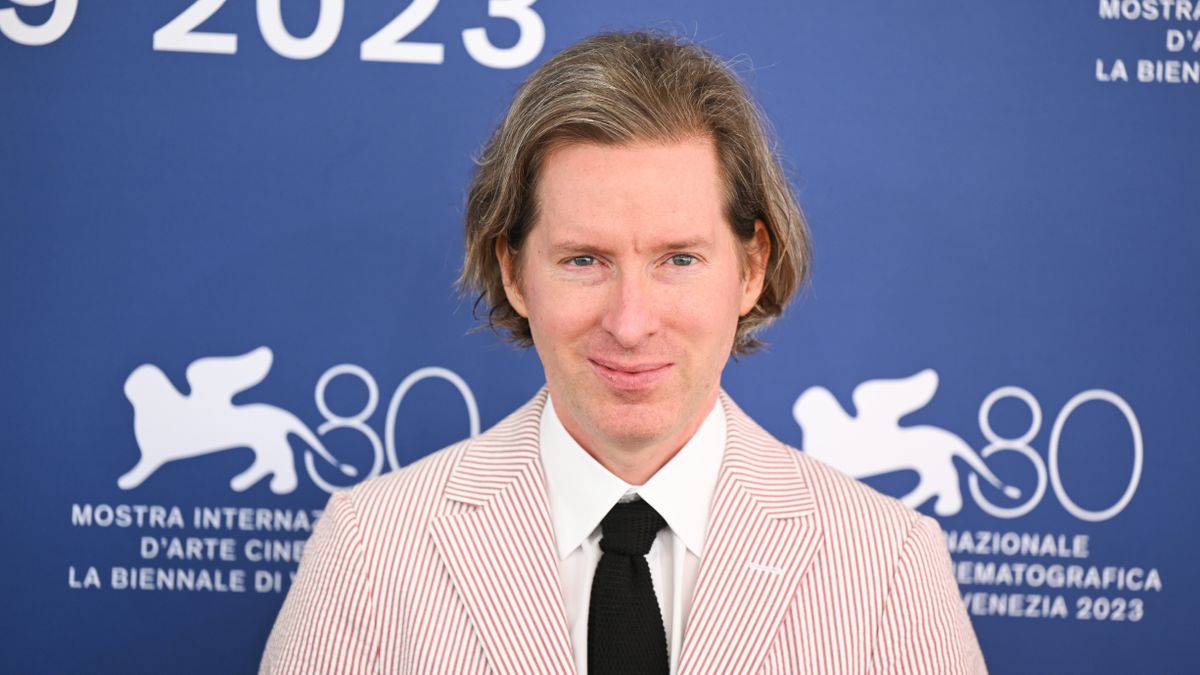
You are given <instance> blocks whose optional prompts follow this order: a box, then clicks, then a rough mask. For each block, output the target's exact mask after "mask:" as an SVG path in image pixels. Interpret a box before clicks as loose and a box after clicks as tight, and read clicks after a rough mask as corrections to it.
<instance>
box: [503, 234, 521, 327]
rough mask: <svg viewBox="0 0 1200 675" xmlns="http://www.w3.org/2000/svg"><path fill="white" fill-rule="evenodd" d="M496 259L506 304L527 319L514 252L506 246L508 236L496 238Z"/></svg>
mask: <svg viewBox="0 0 1200 675" xmlns="http://www.w3.org/2000/svg"><path fill="white" fill-rule="evenodd" d="M496 260H498V261H500V277H501V278H502V279H503V280H504V295H505V297H507V298H508V304H510V305H512V308H513V309H514V310H516V312H517V314H520V315H521V316H523V317H525V318H526V319H528V318H529V314H528V313H526V311H525V296H523V295H521V289H520V287H519V286H518V284H517V282H516V279H517V274H516V270H515V269H514V266H515V265H516V264H517V259H516V252H515V251H513V250H512V249H511V248H509V247H508V237H500V238H499V239H497V240H496Z"/></svg>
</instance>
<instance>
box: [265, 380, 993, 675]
mask: <svg viewBox="0 0 1200 675" xmlns="http://www.w3.org/2000/svg"><path fill="white" fill-rule="evenodd" d="M545 402H546V393H545V390H543V391H542V392H541V393H539V394H538V395H537V396H536V397H535V398H534V399H533V400H532V401H530V402H529V403H528V404H526V405H525V406H523V407H522V408H520V409H519V410H517V411H516V412H514V413H513V414H512V415H510V416H509V417H508V418H506V419H505V420H503V421H502V422H500V423H499V424H497V425H496V426H495V427H493V428H492V429H491V430H489V431H487V432H486V433H483V434H481V435H479V436H477V437H475V438H473V439H470V440H466V441H463V442H461V443H458V444H457V445H454V446H451V447H449V448H446V449H444V450H441V451H439V452H436V453H434V454H432V455H430V456H428V457H426V458H424V459H422V460H420V461H418V462H416V463H414V464H412V465H411V466H408V467H405V468H404V469H402V470H400V471H395V472H392V473H389V474H386V475H384V476H380V477H379V478H376V479H373V480H369V481H366V482H364V483H362V484H360V485H358V486H356V487H355V488H353V489H351V490H347V491H345V492H341V493H338V494H336V495H334V496H333V497H332V498H331V499H330V500H329V505H328V507H327V509H326V511H325V514H324V515H323V516H322V517H321V519H320V521H319V523H318V525H317V527H316V528H315V530H314V531H313V534H312V537H311V539H310V540H309V543H308V545H307V547H306V549H305V553H304V558H303V561H302V563H301V565H300V569H299V573H298V574H297V577H296V580H295V583H294V584H293V586H292V588H291V591H290V592H289V594H288V596H287V599H286V601H285V602H284V604H283V609H282V610H281V611H280V613H279V617H278V619H277V620H276V622H275V627H274V629H273V630H272V632H271V637H270V639H269V641H268V643H267V647H266V651H265V653H264V654H263V660H262V665H261V672H263V673H366V672H389V673H391V672H395V673H492V672H495V673H522V674H524V673H571V672H574V668H575V667H574V664H573V661H572V658H571V642H570V637H569V636H568V632H567V622H566V617H565V614H564V611H563V600H562V591H561V588H560V585H559V580H558V561H557V557H556V553H555V548H554V532H553V529H552V525H551V521H550V511H549V505H548V501H547V497H546V487H545V484H544V478H543V476H542V470H541V462H540V461H539V459H538V434H539V420H540V416H541V413H542V408H543V406H544V405H545ZM721 403H722V405H723V406H724V409H725V416H726V426H727V441H726V448H725V458H724V462H723V464H722V468H721V472H720V478H719V479H718V484H717V490H716V494H715V496H714V501H713V505H712V512H711V515H710V521H709V527H708V535H707V544H706V547H705V552H704V557H703V559H702V561H701V567H700V573H699V578H698V580H697V583H696V591H695V596H694V599H693V606H692V612H691V617H690V619H689V623H688V626H687V630H686V636H685V640H684V644H683V653H682V655H681V658H680V663H679V672H680V673H752V672H753V673H758V672H764V673H982V672H985V668H984V663H983V656H982V655H981V653H980V650H979V644H978V642H977V641H976V639H975V633H974V631H973V630H972V628H971V623H970V620H969V618H968V617H967V614H966V611H965V609H964V607H963V603H962V600H961V598H960V597H959V594H958V588H957V586H956V585H955V582H954V579H953V577H952V576H951V573H950V558H949V555H948V553H947V550H946V545H945V543H944V540H943V538H942V534H941V529H940V528H939V527H938V525H937V523H936V522H935V521H934V520H933V519H931V518H929V517H927V516H922V515H920V514H918V513H916V512H914V511H912V510H910V509H908V508H906V507H904V506H903V505H902V504H900V503H899V502H898V501H896V500H894V499H892V498H890V497H885V496H883V495H880V494H879V493H877V492H875V491H873V490H872V489H870V488H869V487H867V486H865V485H863V484H861V483H858V482H857V481H854V480H853V479H850V478H848V477H846V476H845V475H843V474H840V473H838V472H836V471H834V470H833V469H831V468H829V467H827V466H825V465H823V464H821V463H820V462H818V461H816V460H813V459H811V458H809V457H807V456H805V455H803V454H801V453H798V452H796V451H795V450H794V449H792V448H789V447H787V446H785V445H783V444H782V443H780V442H779V441H777V440H775V439H774V438H772V437H771V436H770V435H769V434H768V433H767V432H766V431H764V430H763V429H762V428H761V427H759V426H758V425H757V424H755V423H754V421H753V420H751V419H750V418H749V417H748V416H747V415H746V414H745V413H743V412H742V411H741V410H740V409H739V408H738V407H737V406H736V405H735V404H734V403H733V402H732V401H731V400H730V399H729V398H728V396H726V395H725V394H724V393H722V396H721Z"/></svg>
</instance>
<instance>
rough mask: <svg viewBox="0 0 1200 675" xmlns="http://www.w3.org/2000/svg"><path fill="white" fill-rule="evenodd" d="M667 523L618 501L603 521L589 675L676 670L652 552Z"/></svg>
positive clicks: (641, 506) (646, 508)
mask: <svg viewBox="0 0 1200 675" xmlns="http://www.w3.org/2000/svg"><path fill="white" fill-rule="evenodd" d="M666 525H667V521H665V520H663V517H662V516H660V515H658V511H655V510H654V507H652V506H650V505H649V504H647V503H646V502H644V501H642V500H640V499H635V500H634V501H631V502H623V503H618V504H617V505H616V506H614V507H613V508H612V510H611V511H609V512H608V515H607V516H605V517H604V520H602V521H600V533H601V537H600V550H601V551H603V553H602V554H601V555H600V562H599V563H597V564H596V576H595V578H593V579H592V599H591V605H590V607H589V609H588V646H587V648H588V673H589V675H606V674H607V673H622V674H637V675H640V674H641V673H647V674H649V673H663V674H664V675H665V674H666V673H667V672H668V671H669V670H670V665H669V663H668V661H667V636H666V632H665V631H664V630H663V621H662V614H661V613H660V612H659V609H658V598H657V597H656V596H655V595H654V583H653V581H652V580H651V578H650V566H649V565H648V564H647V563H646V554H647V553H649V552H650V545H651V544H653V543H654V538H655V536H657V535H658V531H659V530H661V529H662V528H664V527H666Z"/></svg>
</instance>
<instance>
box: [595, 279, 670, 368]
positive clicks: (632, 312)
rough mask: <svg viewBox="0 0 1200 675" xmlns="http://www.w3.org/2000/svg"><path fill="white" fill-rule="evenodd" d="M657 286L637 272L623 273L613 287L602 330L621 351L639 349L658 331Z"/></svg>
mask: <svg viewBox="0 0 1200 675" xmlns="http://www.w3.org/2000/svg"><path fill="white" fill-rule="evenodd" d="M653 284H654V281H653V280H652V279H650V278H649V276H648V275H645V274H639V273H637V272H628V273H625V272H623V273H621V274H620V275H618V277H617V279H616V283H615V284H613V287H612V289H611V293H610V295H609V299H608V307H607V308H606V311H605V312H604V319H603V321H602V322H601V326H602V327H603V328H604V330H605V331H607V332H608V333H609V334H610V335H612V336H613V338H614V339H615V340H616V342H617V344H619V345H620V346H621V347H624V348H626V349H632V348H634V347H637V346H638V345H640V344H641V343H642V342H643V341H644V340H645V339H646V338H648V337H650V336H651V335H654V333H655V332H656V331H657V330H658V325H659V316H658V312H657V310H656V309H655V302H654V286H653Z"/></svg>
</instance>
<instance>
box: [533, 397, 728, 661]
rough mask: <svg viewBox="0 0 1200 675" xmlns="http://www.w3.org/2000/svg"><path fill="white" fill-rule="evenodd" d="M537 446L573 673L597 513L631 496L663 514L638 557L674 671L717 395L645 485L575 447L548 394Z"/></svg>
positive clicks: (693, 570)
mask: <svg viewBox="0 0 1200 675" xmlns="http://www.w3.org/2000/svg"><path fill="white" fill-rule="evenodd" d="M540 453H541V461H542V469H543V471H544V472H545V476H546V486H547V491H548V492H549V497H550V518H551V520H552V522H553V523H554V537H555V544H556V547H557V549H558V559H559V560H558V571H559V581H560V583H561V584H562V590H563V602H564V606H565V609H566V613H567V625H568V628H569V630H570V633H571V646H572V648H573V649H574V655H575V666H576V669H577V670H578V671H579V675H585V674H586V673H587V625H588V604H589V599H590V597H591V589H592V576H593V575H594V574H595V571H596V563H597V562H599V560H600V521H601V520H602V519H603V518H604V516H606V515H607V514H608V512H609V510H610V509H612V507H613V505H614V504H616V503H617V502H618V501H626V500H630V499H633V498H634V497H641V498H642V499H644V500H645V501H646V502H647V503H649V504H650V506H653V507H654V509H655V510H656V511H658V513H659V514H660V515H661V516H662V517H663V520H665V521H667V527H665V528H663V529H662V530H660V531H659V533H658V537H657V538H656V539H655V540H654V543H653V544H652V545H651V547H650V552H649V553H648V554H646V562H647V563H648V564H649V566H650V576H651V577H652V579H653V581H654V593H655V595H656V596H658V606H659V609H660V611H661V612H662V618H663V628H664V630H665V633H666V636H667V649H668V655H669V657H670V663H671V673H675V672H676V670H677V668H678V667H679V650H680V647H681V646H682V645H683V636H684V629H685V628H686V627H687V620H688V615H689V612H690V610H691V607H692V592H693V591H694V590H695V587H696V576H697V574H698V572H699V571H700V559H701V557H702V556H703V555H704V535H705V531H706V530H707V528H708V512H709V509H710V508H711V506H712V500H713V493H714V492H715V491H716V488H717V475H718V473H719V472H720V470H721V459H722V457H723V456H724V454H725V415H724V409H723V408H722V406H721V404H720V401H719V400H718V401H717V402H716V404H714V405H713V408H712V410H710V411H709V413H708V416H707V417H705V419H704V422H703V423H701V425H700V428H699V429H698V430H697V431H696V433H695V435H693V436H692V438H691V439H690V440H689V441H688V442H687V444H686V445H684V446H683V448H681V449H680V450H679V452H678V453H676V455H675V456H674V457H672V458H671V460H670V461H668V462H667V463H666V464H665V465H663V467H662V468H661V469H659V470H658V472H657V473H655V474H654V475H653V476H651V477H650V480H648V481H646V484H645V485H640V486H634V485H630V484H629V483H626V482H625V481H623V480H621V479H620V478H618V477H617V476H615V475H613V474H612V473H610V472H609V471H608V469H605V468H604V467H603V466H601V464H600V463H599V462H597V461H596V460H595V459H594V458H593V457H592V456H591V455H589V454H588V453H587V451H586V450H584V449H583V448H582V447H580V445H579V443H577V442H576V441H575V439H574V438H572V437H571V435H570V434H568V433H567V430H566V429H565V428H564V427H563V425H562V422H561V421H560V420H559V418H558V414H557V413H556V412H555V411H554V405H553V402H552V401H550V400H549V398H547V400H546V408H545V410H544V412H543V413H542V421H541V448H540Z"/></svg>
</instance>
